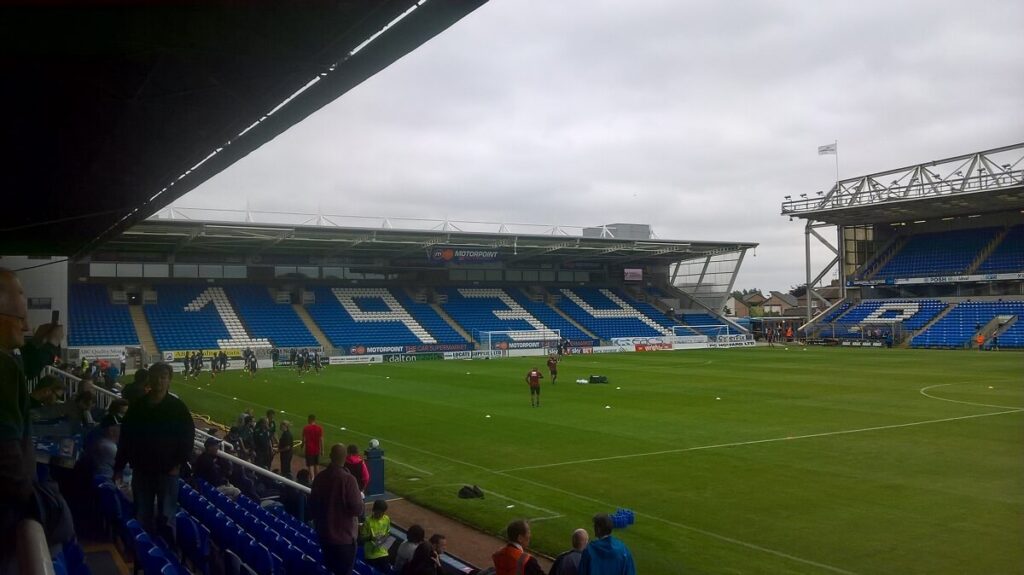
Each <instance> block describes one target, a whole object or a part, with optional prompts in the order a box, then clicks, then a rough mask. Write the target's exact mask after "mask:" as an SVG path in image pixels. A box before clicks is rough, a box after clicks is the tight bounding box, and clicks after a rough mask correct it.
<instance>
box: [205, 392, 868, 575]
mask: <svg viewBox="0 0 1024 575" xmlns="http://www.w3.org/2000/svg"><path fill="white" fill-rule="evenodd" d="M212 393H216V392H212ZM217 395H220V396H221V397H227V396H226V395H224V394H217ZM246 403H249V404H251V405H256V406H260V404H258V403H253V402H250V401H246ZM261 407H267V406H261ZM268 409H269V408H268ZM349 431H351V430H349ZM351 432H352V433H356V434H358V435H364V436H366V437H370V436H369V435H366V434H365V433H360V432H355V431H351ZM380 439H381V440H385V438H380ZM386 441H387V442H388V443H391V444H393V445H397V446H399V447H404V448H406V449H410V450H412V451H418V452H420V453H423V454H426V455H429V456H431V457H434V458H436V459H444V460H447V461H450V462H452V463H456V464H459V465H463V466H465V467H471V468H473V469H479V470H480V471H483V472H486V473H493V474H495V475H500V476H502V477H507V478H509V479H514V480H516V481H520V482H523V483H528V484H530V485H534V486H536V487H540V488H542V489H547V490H549V491H554V492H556V493H561V494H563V495H566V496H569V497H575V498H577V499H580V500H582V501H589V502H591V503H594V504H596V505H600V506H602V507H604V508H614V507H619V506H618V505H615V504H612V503H608V502H605V501H601V500H599V499H594V498H593V497H587V496H586V495H580V494H579V493H575V492H572V491H567V490H565V489H561V488H558V487H555V486H553V485H548V484H546V483H541V482H539V481H533V480H531V479H526V478H523V477H518V476H515V475H510V474H508V473H505V472H503V471H495V470H493V469H488V468H487V467H484V466H482V465H477V464H475V463H470V462H468V461H462V460H460V459H455V458H454V457H449V456H447V455H445V454H442V453H434V452H432V451H427V450H426V449H421V448H419V447H413V446H411V445H407V444H402V443H399V442H397V441H393V440H390V439H388V440H386ZM635 513H636V515H637V516H639V517H647V518H648V519H652V520H654V521H658V522H660V523H664V524H665V525H671V526H673V527H677V528H679V529H684V530H687V531H692V532H694V533H699V534H701V535H704V536H706V537H711V538H713V539H718V540H720V541H725V542H727V543H732V544H734V545H738V546H740V547H745V548H747V549H752V550H755V551H760V552H762V553H767V554H769V555H774V556H776V557H782V558H784V559H788V560H790V561H795V562H797V563H803V564H804V565H811V566H814V567H818V568H819V569H824V570H826V571H831V572H833V573H842V574H844V575H855V574H854V573H853V572H852V571H847V570H845V569H840V568H838V567H833V566H831V565H826V564H824V563H818V562H817V561H812V560H810V559H804V558H802V557H797V556H796V555H790V554H788V553H784V552H782V551H776V550H775V549H769V548H768V547H762V546H760V545H757V544H754V543H747V542H746V541H741V540H739V539H734V538H732V537H728V536H726V535H719V534H718V533H714V532H711V531H706V530H704V529H701V528H699V527H692V526H690V525H686V524H683V523H678V522H675V521H670V520H668V519H662V518H661V517H658V516H656V515H650V514H648V513H641V512H635Z"/></svg>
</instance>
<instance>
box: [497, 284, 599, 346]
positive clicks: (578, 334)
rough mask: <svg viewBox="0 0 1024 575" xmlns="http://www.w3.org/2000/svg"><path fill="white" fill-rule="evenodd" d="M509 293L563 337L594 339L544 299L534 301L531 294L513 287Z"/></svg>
mask: <svg viewBox="0 0 1024 575" xmlns="http://www.w3.org/2000/svg"><path fill="white" fill-rule="evenodd" d="M507 292H508V294H509V295H510V296H512V299H514V300H515V301H516V303H518V304H519V305H521V306H523V309H525V310H526V311H528V312H530V314H532V315H533V317H535V318H537V319H539V320H540V321H541V323H543V324H544V325H546V326H548V327H549V328H552V329H557V330H559V333H561V334H562V337H563V338H566V339H569V340H592V339H593V338H592V337H591V336H590V335H589V334H587V333H586V332H584V331H582V330H581V329H580V328H578V327H576V326H575V325H574V324H573V323H572V322H570V321H569V320H567V319H565V318H564V317H562V315H561V314H559V313H558V312H557V311H555V310H554V309H552V308H551V306H549V305H548V304H547V303H545V302H542V301H533V300H532V299H530V296H528V295H526V294H525V293H523V291H522V290H519V289H515V288H511V289H509V290H507Z"/></svg>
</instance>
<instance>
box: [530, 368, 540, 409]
mask: <svg viewBox="0 0 1024 575" xmlns="http://www.w3.org/2000/svg"><path fill="white" fill-rule="evenodd" d="M543 378H544V374H542V373H541V372H540V370H539V369H537V368H536V367H535V368H533V369H531V370H530V373H527V374H526V384H527V385H529V386H530V407H540V380H541V379H543Z"/></svg>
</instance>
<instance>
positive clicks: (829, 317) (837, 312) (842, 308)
mask: <svg viewBox="0 0 1024 575" xmlns="http://www.w3.org/2000/svg"><path fill="white" fill-rule="evenodd" d="M851 307H853V303H852V302H849V301H844V302H842V303H840V304H839V305H837V306H836V308H835V309H833V310H832V311H830V312H828V314H826V315H825V317H823V318H821V320H819V321H820V322H821V323H832V322H833V321H835V320H837V319H839V317H840V316H842V315H843V314H844V313H846V311H847V310H848V309H850V308H851Z"/></svg>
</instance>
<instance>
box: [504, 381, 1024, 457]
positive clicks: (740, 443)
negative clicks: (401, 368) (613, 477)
mask: <svg viewBox="0 0 1024 575" xmlns="http://www.w3.org/2000/svg"><path fill="white" fill-rule="evenodd" d="M946 385H949V384H946ZM959 403H963V402H959ZM974 405H980V404H974ZM987 407H998V406H994V405H990V406H987ZM1022 411H1024V408H1019V407H1015V408H1012V409H1010V410H1008V411H997V412H994V413H976V414H974V415H963V416H960V417H946V418H944V419H930V420H928V421H914V422H911V423H898V424H895V425H880V426H877V427H864V428H861V429H844V430H841V431H826V432H823V433H810V434H807V435H794V436H791V437H773V438H771V439H755V440H753V441H734V442H732V443H718V444H715V445H700V446H697V447H681V448H679V449H666V450H663V451H651V452H648V453H628V454H626V455H610V456H608V457H595V458H592V459H577V460H575V461H562V462H560V463H544V464H541V465H527V466H524V467H513V468H511V469H502V470H499V471H498V472H499V473H509V472H512V471H526V470H527V469H545V468H548V467H562V466H564V465H576V464H579V463H595V462H600V461H613V460H615V459H633V458H635V457H651V456H654V455H670V454H673V453H686V452H687V451H703V450H705V449H718V448H720V447H740V446H743V445H757V444H760V443H774V442H776V441H790V440H793V439H810V438H813V437H828V436H830V435H847V434H850V433H863V432H865V431H881V430H883V429H897V428H900V427H914V426H915V425H928V424H930V423H945V422H947V421H959V420H961V419H974V418H977V417H989V416H992V415H1005V414H1007V413H1020V412H1022Z"/></svg>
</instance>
